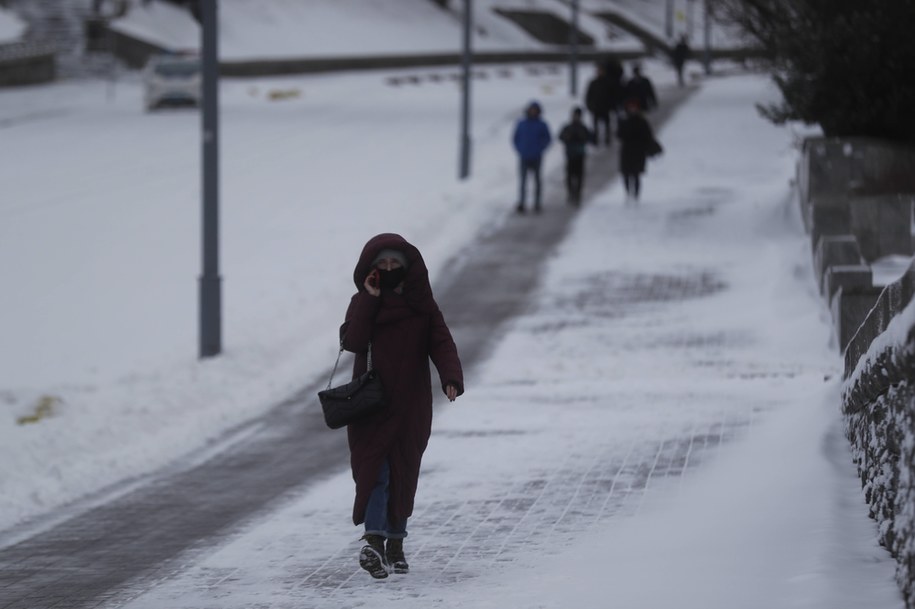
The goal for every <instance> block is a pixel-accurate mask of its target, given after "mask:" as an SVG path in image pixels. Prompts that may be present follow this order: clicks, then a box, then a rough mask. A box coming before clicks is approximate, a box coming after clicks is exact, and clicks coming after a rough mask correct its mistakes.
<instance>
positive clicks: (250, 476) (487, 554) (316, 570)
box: [0, 89, 746, 609]
mask: <svg viewBox="0 0 915 609" xmlns="http://www.w3.org/2000/svg"><path fill="white" fill-rule="evenodd" d="M688 93H689V90H680V89H676V90H666V91H662V92H661V95H662V99H663V100H664V101H665V108H664V110H663V111H662V112H659V113H658V114H656V115H655V116H654V117H653V120H654V122H655V124H656V127H657V126H659V125H660V124H661V123H662V122H663V121H664V120H666V118H667V117H668V116H669V113H670V112H671V111H672V109H673V108H675V107H676V105H677V104H678V103H679V102H680V101H682V99H683V98H684V97H685V96H686V95H687V94H688ZM615 173H616V162H615V151H610V152H608V151H606V150H603V151H600V152H598V153H596V154H594V155H592V157H591V159H590V163H589V168H588V184H587V188H586V192H585V201H586V204H587V200H588V198H589V197H591V196H592V195H593V194H594V192H596V191H598V190H600V189H602V188H604V187H606V185H607V183H608V182H609V181H610V180H612V179H613V178H614V177H615ZM562 192H563V188H562V176H561V175H558V174H552V175H549V176H547V178H546V186H545V202H546V208H545V211H544V213H543V214H542V215H541V216H532V215H529V216H525V217H518V218H515V219H513V221H510V222H507V223H505V225H504V226H503V227H502V228H500V229H498V230H497V231H495V232H490V233H484V234H482V235H481V236H480V238H479V240H478V241H476V242H475V243H474V244H473V246H472V247H471V248H468V249H467V250H466V251H465V252H462V253H461V254H460V255H459V256H458V257H457V260H458V262H457V263H456V264H457V265H458V266H459V268H460V271H459V272H458V273H455V277H454V279H453V280H452V282H451V283H450V284H447V285H437V286H436V293H437V298H438V300H439V302H440V303H441V305H442V308H443V310H444V311H445V312H446V316H447V317H448V320H449V324H450V326H451V328H452V330H453V332H454V334H455V338H456V341H457V343H458V344H459V345H460V349H461V355H462V360H463V361H464V363H465V367H466V368H467V369H468V371H472V370H473V368H474V366H475V365H476V364H478V363H479V362H482V361H484V360H485V358H486V355H487V354H488V353H489V351H490V350H491V349H492V348H493V347H494V346H495V345H496V344H498V340H499V337H500V333H501V330H502V328H503V327H504V326H505V324H506V322H507V321H509V320H511V319H512V318H513V317H514V316H516V315H518V314H519V313H521V312H523V311H524V310H525V307H526V306H527V302H528V296H529V295H530V294H531V292H532V290H533V289H534V288H535V287H536V285H537V280H538V277H539V276H540V273H541V271H542V268H543V263H544V261H545V260H547V259H548V257H549V255H550V252H551V251H553V249H554V248H555V247H556V245H557V244H558V243H560V242H561V240H562V239H563V237H564V236H565V234H566V232H567V229H568V226H569V222H570V220H571V219H572V218H573V217H574V214H575V213H576V212H575V209H574V208H571V207H570V206H567V205H566V204H565V203H559V202H560V201H564V195H563V194H562ZM621 196H622V194H621ZM512 209H513V205H512V202H511V201H506V213H512V211H511V210H512ZM697 285H699V287H698V288H697V287H696V286H697ZM630 288H631V289H630V291H629V292H628V294H629V296H628V298H630V301H631V302H637V301H638V300H639V299H648V300H651V299H653V298H657V297H658V294H663V295H662V296H661V297H662V298H671V299H677V298H681V297H692V296H695V295H696V290H698V293H700V294H701V291H702V289H703V288H702V282H701V278H700V279H699V284H694V283H691V282H689V281H687V282H683V281H682V280H680V279H676V278H674V279H671V278H667V279H665V278H660V279H655V280H652V279H651V278H648V280H647V281H645V282H643V283H642V284H641V285H634V286H630ZM620 293H621V294H624V295H625V294H627V292H626V291H625V290H623V291H621V292H620ZM631 302H630V304H631ZM624 304H625V303H624ZM322 378H323V375H322ZM320 384H322V383H320V382H317V383H316V384H315V385H313V386H309V387H305V388H303V390H302V391H301V392H300V393H299V394H298V395H296V396H294V397H292V398H291V399H290V400H288V401H287V402H285V403H283V404H280V405H278V406H277V407H276V408H275V409H273V410H272V411H271V412H270V413H269V414H268V415H267V416H266V417H264V418H263V419H261V420H259V421H257V422H254V423H252V424H248V425H245V426H243V427H241V428H239V429H236V430H234V431H233V432H232V433H230V434H229V435H227V437H226V438H225V440H224V442H223V443H222V445H221V446H219V447H217V448H209V449H206V450H205V451H201V453H200V454H197V455H191V456H190V457H189V458H188V459H187V460H186V462H185V465H183V466H181V467H176V468H173V469H170V470H167V471H162V472H157V473H156V474H155V475H152V476H149V477H147V478H145V479H143V480H138V481H132V482H131V483H130V484H129V485H128V484H125V485H122V486H121V487H119V488H116V489H113V490H112V497H111V498H110V499H107V500H97V501H96V503H97V504H98V505H95V506H92V505H91V504H90V503H89V502H84V503H83V504H81V505H77V506H73V508H71V510H70V512H69V513H60V514H57V515H55V516H56V517H57V518H58V520H59V523H58V524H56V525H54V526H49V527H48V528H46V529H45V530H44V531H42V532H40V533H37V534H35V535H33V536H31V537H29V538H28V539H24V540H21V541H18V542H17V543H14V544H12V545H8V546H7V547H4V548H3V549H2V550H0V609H13V608H17V609H20V608H21V609H36V608H38V607H42V608H52V607H53V608H56V609H58V608H59V609H63V608H68V609H77V608H83V607H100V606H106V605H111V606H120V605H121V604H122V603H123V602H124V601H125V600H126V599H130V598H133V597H136V596H138V595H140V594H141V593H142V592H144V591H145V590H147V589H149V588H150V587H151V586H153V584H154V583H157V582H161V581H166V580H170V579H174V578H177V577H179V575H180V574H181V573H182V572H183V571H184V570H185V568H186V566H185V562H186V561H187V557H188V556H189V555H193V554H195V553H198V552H202V551H204V550H206V549H207V548H212V547H215V546H218V545H219V544H220V543H221V542H223V541H224V540H225V539H226V537H227V536H228V535H231V534H232V533H233V532H234V531H238V530H242V529H243V528H244V527H245V526H247V525H249V524H250V523H252V522H255V521H257V520H258V519H259V518H261V517H262V516H264V515H265V514H266V513H268V512H272V511H273V510H275V509H277V508H278V506H281V505H283V504H284V501H288V500H289V498H290V497H292V496H295V495H296V494H300V493H301V492H302V491H303V489H305V488H308V487H310V486H312V485H314V484H317V483H319V482H320V481H322V480H324V479H326V478H327V477H329V476H331V475H332V474H335V473H339V472H340V471H341V470H342V469H343V468H345V464H346V463H347V462H348V460H347V450H346V446H345V434H341V433H335V432H330V431H329V430H326V428H324V425H323V420H322V419H321V416H320V414H319V409H318V408H317V405H316V403H315V400H314V398H313V396H314V394H315V392H316V391H317V389H318V388H319V385H320ZM732 423H733V425H732ZM743 424H746V421H737V422H729V421H718V422H716V423H715V424H713V425H712V426H711V427H709V428H706V429H702V430H697V432H696V433H695V434H693V435H691V436H688V437H680V438H677V439H675V440H670V441H667V440H663V441H661V442H659V443H657V444H647V445H635V446H633V447H632V448H631V450H630V451H629V452H628V453H627V454H625V455H624V456H623V457H622V459H619V458H618V456H617V455H610V454H606V455H602V454H596V455H589V456H588V457H587V459H588V460H589V462H592V463H594V464H595V465H594V466H592V467H591V468H585V469H582V468H581V467H580V464H579V463H570V464H569V466H568V467H567V468H565V469H564V468H562V467H559V468H557V469H554V470H550V471H543V472H541V474H540V475H538V476H537V477H535V478H534V479H522V480H518V481H516V482H515V483H514V484H513V485H511V486H509V487H506V492H505V494H504V495H503V496H502V497H496V498H493V499H491V500H486V501H466V502H465V501H460V500H456V501H455V502H453V503H449V504H442V505H430V506H426V508H425V510H424V511H423V512H422V513H418V514H417V515H416V518H415V520H414V522H415V524H416V526H417V527H422V526H426V527H430V528H431V527H433V526H434V523H445V524H440V526H449V523H451V524H453V522H454V521H456V520H461V521H463V522H468V523H473V526H474V527H475V528H474V533H473V536H474V537H475V538H478V540H479V542H478V543H472V544H468V546H467V549H466V552H475V553H478V555H479V556H478V557H477V558H479V559H480V560H475V561H473V564H475V565H476V567H475V569H477V568H479V566H480V565H481V564H484V563H485V562H486V561H490V562H491V561H497V560H499V556H500V555H502V554H504V553H505V552H506V551H507V550H508V549H510V548H511V547H512V546H514V545H516V544H524V543H526V540H528V539H529V537H530V536H532V535H534V534H536V532H537V531H540V530H542V529H543V527H544V526H549V527H550V530H554V531H555V530H561V529H562V528H563V527H565V526H572V527H576V526H579V524H580V521H581V520H582V519H591V520H593V519H599V518H601V517H602V515H603V514H608V513H615V512H616V511H618V510H625V509H631V507H632V504H631V502H632V497H635V496H638V495H639V494H640V493H641V491H643V490H644V489H645V488H646V486H647V485H648V484H649V481H650V480H651V479H652V478H653V477H658V476H661V477H666V476H675V475H677V474H678V472H681V471H682V470H683V468H685V467H686V466H687V465H688V464H689V463H690V462H691V461H692V460H694V459H695V458H698V454H699V453H700V452H701V449H704V448H706V447H708V446H714V445H717V443H719V442H720V441H721V439H722V437H723V436H726V435H727V434H728V433H732V432H733V430H731V428H732V427H733V426H735V425H736V426H739V425H743ZM729 430H731V431H729ZM213 456H217V457H218V458H211V457H213ZM607 463H612V464H613V465H612V467H610V468H609V469H608V468H607V467H606V465H607ZM596 464H601V467H596ZM570 498H571V499H570ZM557 501H559V502H564V503H561V504H560V505H558V506H556V505H552V506H551V507H546V506H547V505H548V504H553V503H555V502H557ZM557 514H559V515H560V516H559V518H558V519H557V518H556V515H557ZM335 517H337V518H338V517H339V515H335ZM519 518H520V523H519V524H517V525H515V526H513V527H512V528H511V531H510V533H509V534H507V535H502V536H499V535H494V532H497V531H499V530H502V529H505V527H506V526H508V525H507V523H509V522H519ZM434 539H435V536H430V541H428V542H427V543H426V544H425V545H423V546H422V547H419V548H417V549H416V551H415V552H414V556H416V557H418V558H432V557H436V556H444V555H446V553H449V552H450V553H452V554H453V547H452V548H449V547H445V546H443V545H436V543H435V541H434ZM277 543H278V544H283V543H291V538H287V539H285V540H283V539H280V540H277ZM352 555H353V548H351V547H342V548H340V549H339V553H338V554H337V555H334V556H331V557H327V556H322V557H312V558H313V559H314V561H315V562H314V563H313V564H312V563H308V564H306V565H301V564H297V565H296V569H295V573H296V575H295V576H294V577H292V578H291V580H290V582H289V583H288V586H291V587H299V588H301V587H302V586H303V582H302V576H301V573H302V572H303V569H304V572H306V573H308V574H309V575H308V576H307V577H306V579H307V580H308V582H310V583H309V584H308V586H307V588H308V589H313V588H316V589H325V590H338V589H346V588H347V587H348V586H351V585H361V584H354V583H353V580H352V578H353V575H354V571H353V569H352V566H353V565H352V560H351V557H352ZM344 556H345V557H346V558H345V560H344ZM306 560H311V559H308V558H307V557H306ZM445 564H447V565H448V566H447V567H446V568H445V569H443V570H442V571H441V572H440V573H439V574H438V575H437V576H436V578H438V579H441V580H443V581H444V580H449V579H451V580H456V579H461V578H463V577H465V576H467V575H468V574H467V573H465V572H464V571H462V569H460V568H457V567H456V564H455V565H452V564H451V562H450V561H445ZM229 571H230V572H229V573H219V574H217V575H213V574H209V576H208V577H205V578H204V580H203V581H206V582H212V581H218V580H220V579H225V578H231V577H232V573H231V569H230V570H229ZM213 577H216V580H213V579H212V578H213ZM183 597H184V593H183V592H181V591H179V592H177V593H176V598H174V599H173V600H172V604H170V607H171V608H173V607H177V606H178V604H177V603H178V602H179V600H180V598H183ZM186 602H189V603H192V604H189V605H187V606H189V607H190V606H194V607H196V606H199V605H196V604H193V603H194V602H196V601H193V600H187V601H186ZM357 604H358V603H357ZM217 606H218V605H217ZM224 606H225V605H224ZM238 606H248V607H250V606H254V605H238ZM268 606H272V605H268ZM330 606H334V605H333V604H332V605H330Z"/></svg>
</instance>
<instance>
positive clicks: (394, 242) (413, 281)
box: [353, 233, 436, 310]
mask: <svg viewBox="0 0 915 609" xmlns="http://www.w3.org/2000/svg"><path fill="white" fill-rule="evenodd" d="M385 249H393V250H397V251H399V252H403V254H404V256H406V258H407V263H408V266H407V275H406V277H405V278H404V284H403V286H404V287H403V292H404V298H405V299H406V301H407V303H409V304H410V306H411V307H413V308H414V309H417V310H427V309H428V308H429V307H430V303H431V306H432V307H435V306H436V305H435V302H434V300H433V299H432V287H431V286H430V285H429V270H428V269H427V268H426V262H425V261H424V260H423V256H422V254H420V253H419V250H418V249H416V246H415V245H413V244H412V243H410V242H409V241H407V240H406V239H404V238H403V237H401V236H400V235H398V234H396V233H381V234H380V235H375V236H374V237H372V238H371V239H369V240H368V242H367V243H366V244H365V246H364V247H363V248H362V253H361V254H360V255H359V262H357V263H356V268H355V270H354V271H353V283H355V284H356V289H357V290H359V291H360V292H362V291H365V285H364V283H365V278H366V276H367V275H368V274H369V273H370V272H371V270H372V261H373V260H374V259H375V256H377V255H378V253H379V252H380V251H381V250H385Z"/></svg>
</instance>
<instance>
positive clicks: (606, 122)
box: [593, 110, 613, 146]
mask: <svg viewBox="0 0 915 609" xmlns="http://www.w3.org/2000/svg"><path fill="white" fill-rule="evenodd" d="M593 118H594V143H595V144H599V143H600V131H601V129H600V126H601V125H603V126H604V144H606V145H607V146H610V145H611V144H613V128H612V127H611V126H610V111H609V110H607V111H606V112H600V113H595V114H594V115H593Z"/></svg>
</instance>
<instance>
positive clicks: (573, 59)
mask: <svg viewBox="0 0 915 609" xmlns="http://www.w3.org/2000/svg"><path fill="white" fill-rule="evenodd" d="M569 47H570V51H571V53H570V55H569V95H571V96H572V98H573V99H574V98H576V97H578V0H572V29H571V31H570V33H569Z"/></svg>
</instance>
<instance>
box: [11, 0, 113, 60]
mask: <svg viewBox="0 0 915 609" xmlns="http://www.w3.org/2000/svg"><path fill="white" fill-rule="evenodd" d="M92 3H93V0H7V2H6V7H7V8H8V9H10V10H12V11H14V12H15V13H16V14H17V15H19V17H20V18H21V19H22V20H23V21H25V22H26V23H27V24H28V29H27V31H26V34H25V41H26V42H28V43H39V44H42V45H51V46H53V48H54V49H55V50H56V52H57V74H58V77H60V78H86V77H110V76H112V75H113V74H114V70H116V69H117V67H118V64H117V62H116V60H115V59H114V58H113V56H112V55H111V54H110V53H108V52H106V51H87V50H86V48H85V47H86V40H85V22H86V19H87V18H88V17H90V16H91V14H92Z"/></svg>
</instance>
